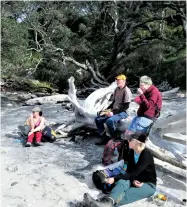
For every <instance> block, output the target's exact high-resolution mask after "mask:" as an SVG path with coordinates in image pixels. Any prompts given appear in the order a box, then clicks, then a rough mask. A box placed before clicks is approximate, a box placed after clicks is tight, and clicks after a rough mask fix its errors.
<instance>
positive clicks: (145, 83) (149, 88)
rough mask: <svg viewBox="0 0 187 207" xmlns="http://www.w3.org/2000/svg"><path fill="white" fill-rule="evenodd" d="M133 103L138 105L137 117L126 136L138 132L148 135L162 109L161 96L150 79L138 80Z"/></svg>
mask: <svg viewBox="0 0 187 207" xmlns="http://www.w3.org/2000/svg"><path fill="white" fill-rule="evenodd" d="M137 93H138V94H139V96H137V97H136V98H135V99H134V101H135V102H136V103H137V104H138V105H139V108H138V111H137V116H136V117H134V119H133V120H132V122H131V125H130V126H129V128H128V130H127V131H126V132H125V134H126V135H128V134H131V133H135V132H139V133H144V134H148V133H149V129H150V127H151V126H152V124H153V122H154V121H155V120H156V119H157V118H158V117H159V115H160V110H161V108H162V96H161V93H160V91H159V90H158V88H156V87H155V86H154V85H153V83H152V80H151V78H150V77H148V76H142V77H141V78H140V88H138V90H137Z"/></svg>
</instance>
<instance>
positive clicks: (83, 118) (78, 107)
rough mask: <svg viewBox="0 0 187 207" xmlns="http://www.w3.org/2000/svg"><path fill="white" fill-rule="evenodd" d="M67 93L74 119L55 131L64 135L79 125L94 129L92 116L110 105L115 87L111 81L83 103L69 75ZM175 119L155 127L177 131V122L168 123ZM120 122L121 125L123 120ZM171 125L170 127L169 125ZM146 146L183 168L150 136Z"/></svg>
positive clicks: (157, 124)
mask: <svg viewBox="0 0 187 207" xmlns="http://www.w3.org/2000/svg"><path fill="white" fill-rule="evenodd" d="M68 81H69V93H68V98H69V101H70V102H71V103H72V104H73V108H74V112H75V119H74V120H71V122H69V123H68V124H66V125H63V126H60V127H59V128H57V130H56V132H57V133H58V132H59V133H61V134H63V135H64V136H67V134H68V133H70V132H72V131H73V130H75V129H77V128H80V127H83V126H84V127H88V128H91V129H93V128H94V129H96V126H95V123H94V118H95V117H96V116H97V112H98V111H100V110H102V109H105V108H106V107H108V106H109V105H110V102H109V98H110V96H111V94H112V93H113V92H114V90H115V88H116V83H115V82H114V83H112V84H111V85H110V86H108V87H106V88H100V89H98V90H96V91H94V92H93V93H92V94H90V95H89V96H88V97H87V98H86V100H85V101H84V103H83V104H81V103H80V102H79V100H78V99H77V96H76V88H75V85H74V78H73V77H71V78H70V79H69V80H68ZM177 91H178V89H176V90H172V91H168V92H166V93H165V94H164V93H163V95H168V94H172V93H176V92H177ZM176 119H177V120H178V121H179V122H180V116H173V117H171V118H169V120H161V121H160V123H161V124H159V120H158V121H157V122H156V124H155V125H156V128H161V129H162V128H163V127H165V128H168V129H171V128H172V130H173V131H175V132H177V131H178V124H176V126H175V124H173V125H171V124H169V123H171V122H173V121H176ZM182 119H183V117H182ZM120 124H122V125H123V122H121V123H120ZM124 125H125V128H127V124H126V122H124ZM171 126H172V127H171ZM146 146H147V148H149V149H150V150H151V151H152V153H153V155H155V156H156V157H157V158H159V159H161V160H163V161H166V162H169V163H171V164H173V165H175V166H178V167H180V168H183V169H185V168H186V166H185V165H184V164H183V163H182V162H180V161H179V160H177V159H176V158H175V157H173V156H170V153H169V152H167V151H166V150H162V149H160V148H159V147H157V146H156V145H154V144H153V143H152V142H151V136H150V139H149V141H148V142H147V143H146Z"/></svg>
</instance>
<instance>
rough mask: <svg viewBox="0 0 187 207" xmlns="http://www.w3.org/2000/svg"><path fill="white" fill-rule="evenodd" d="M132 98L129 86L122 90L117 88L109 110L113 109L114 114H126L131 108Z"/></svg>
mask: <svg viewBox="0 0 187 207" xmlns="http://www.w3.org/2000/svg"><path fill="white" fill-rule="evenodd" d="M131 97H132V93H131V90H130V89H129V88H128V87H127V86H125V87H124V88H122V89H120V88H119V87H117V88H116V89H115V91H114V94H113V95H112V96H111V98H110V101H112V104H111V105H110V106H109V107H108V108H112V112H113V113H114V114H119V113H121V112H126V110H127V109H128V108H129V104H130V102H131Z"/></svg>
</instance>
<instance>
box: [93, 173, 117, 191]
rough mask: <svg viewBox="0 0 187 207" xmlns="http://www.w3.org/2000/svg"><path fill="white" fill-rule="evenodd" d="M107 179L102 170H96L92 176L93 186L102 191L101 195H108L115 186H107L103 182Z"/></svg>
mask: <svg viewBox="0 0 187 207" xmlns="http://www.w3.org/2000/svg"><path fill="white" fill-rule="evenodd" d="M107 178H109V177H108V176H107V175H106V174H105V173H104V171H103V170H97V171H96V172H94V173H93V175H92V180H93V183H94V184H95V186H96V188H97V189H99V190H102V192H103V193H105V194H108V193H110V191H111V190H112V188H113V187H114V186H115V184H112V185H110V184H107V183H106V182H105V180H106V179H107Z"/></svg>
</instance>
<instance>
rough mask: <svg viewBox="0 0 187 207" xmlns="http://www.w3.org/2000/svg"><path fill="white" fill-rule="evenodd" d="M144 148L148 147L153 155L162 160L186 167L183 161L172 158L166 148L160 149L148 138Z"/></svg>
mask: <svg viewBox="0 0 187 207" xmlns="http://www.w3.org/2000/svg"><path fill="white" fill-rule="evenodd" d="M146 148H147V149H149V151H150V152H151V153H152V154H153V156H154V157H156V158H158V159H160V160H162V161H165V162H168V163H170V164H172V165H174V166H176V167H179V168H182V169H186V165H185V164H184V163H182V162H179V161H178V160H176V159H175V158H172V157H171V155H169V152H168V151H167V150H164V149H163V150H162V149H160V148H159V147H157V146H156V145H154V144H153V143H152V142H151V140H150V139H149V140H148V141H147V142H146Z"/></svg>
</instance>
